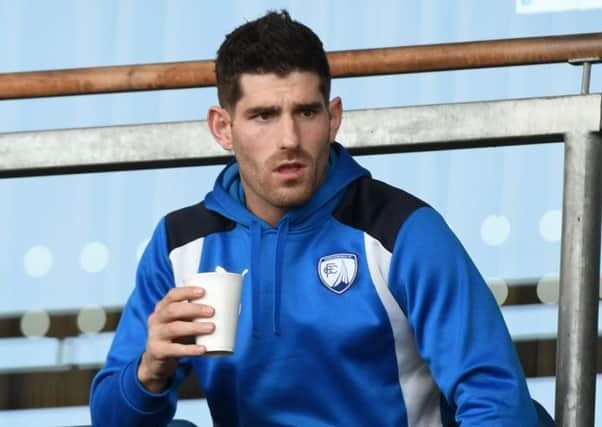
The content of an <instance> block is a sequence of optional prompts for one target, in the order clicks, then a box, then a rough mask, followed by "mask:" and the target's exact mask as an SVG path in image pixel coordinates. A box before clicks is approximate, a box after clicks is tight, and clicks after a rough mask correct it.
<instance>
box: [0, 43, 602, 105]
mask: <svg viewBox="0 0 602 427" xmlns="http://www.w3.org/2000/svg"><path fill="white" fill-rule="evenodd" d="M579 58H593V59H592V61H593V60H595V59H596V58H597V59H599V58H602V33H592V34H573V35H562V36H547V37H532V38H517V39H503V40H488V41H475V42H462V43H445V44H436V45H418V46H404V47H390V48H378V49H364V50H349V51H338V52H330V53H328V60H329V62H330V67H331V73H332V76H333V77H353V76H371V75H382V74H399V73H417V72H424V71H443V70H458V69H468V68H485V67H502V66H512V65H529V64H548V63H558V62H569V61H572V60H576V59H579ZM214 68H215V64H214V61H213V60H202V61H187V62H171V63H162V64H145V65H123V66H113V67H96V68H81V69H71V70H51V71H32V72H22V73H5V74H0V99H19V98H34V97H50V96H65V95H84V94H93V93H115V92H132V91H141V90H160V89H182V88H191V87H205V86H213V85H215V74H214Z"/></svg>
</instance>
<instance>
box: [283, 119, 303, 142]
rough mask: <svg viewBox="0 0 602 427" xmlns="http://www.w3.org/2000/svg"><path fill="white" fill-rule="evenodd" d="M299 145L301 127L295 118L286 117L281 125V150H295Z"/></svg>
mask: <svg viewBox="0 0 602 427" xmlns="http://www.w3.org/2000/svg"><path fill="white" fill-rule="evenodd" d="M298 145H299V126H298V123H297V122H296V120H295V118H294V117H291V116H286V115H284V116H283V117H282V123H281V136H280V147H281V148H295V147H297V146H298Z"/></svg>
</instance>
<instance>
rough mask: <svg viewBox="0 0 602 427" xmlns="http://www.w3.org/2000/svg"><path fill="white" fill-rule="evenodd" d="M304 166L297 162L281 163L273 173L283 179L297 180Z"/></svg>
mask: <svg viewBox="0 0 602 427" xmlns="http://www.w3.org/2000/svg"><path fill="white" fill-rule="evenodd" d="M304 169H305V166H304V165H303V164H301V163H298V162H291V163H283V164H281V165H279V166H278V167H276V169H275V172H276V173H277V174H278V175H281V176H283V177H285V178H289V179H292V178H298V177H300V176H301V175H302V174H303V170H304Z"/></svg>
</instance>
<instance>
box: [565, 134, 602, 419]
mask: <svg viewBox="0 0 602 427" xmlns="http://www.w3.org/2000/svg"><path fill="white" fill-rule="evenodd" d="M601 163H602V139H601V137H600V134H599V133H590V132H575V133H569V134H566V135H565V157H564V200H563V210H562V249H561V260H560V306H559V314H558V344H557V350H556V423H557V425H558V426H562V427H589V426H593V425H594V413H595V392H596V383H595V380H596V347H597V345H596V343H597V337H598V292H599V291H598V288H599V283H600V203H601V202H600V198H601V194H602V193H601V190H602V185H601V181H602V178H601V175H602V169H601Z"/></svg>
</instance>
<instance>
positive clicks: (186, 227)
mask: <svg viewBox="0 0 602 427" xmlns="http://www.w3.org/2000/svg"><path fill="white" fill-rule="evenodd" d="M235 225H236V224H235V223H234V221H232V220H230V219H228V218H226V217H224V216H222V215H220V214H218V213H216V212H213V211H210V210H209V209H207V208H206V207H205V204H204V203H203V202H201V203H197V204H196V205H192V206H188V207H185V208H183V209H179V210H177V211H174V212H171V213H170V214H168V215H167V216H166V217H165V226H166V228H167V243H168V246H169V248H168V252H171V251H172V250H173V249H175V248H178V247H180V246H183V245H185V244H186V243H188V242H191V241H193V240H196V239H199V238H201V237H205V236H207V235H208V234H211V233H219V232H221V231H228V230H231V229H233V228H234V226H235Z"/></svg>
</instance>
